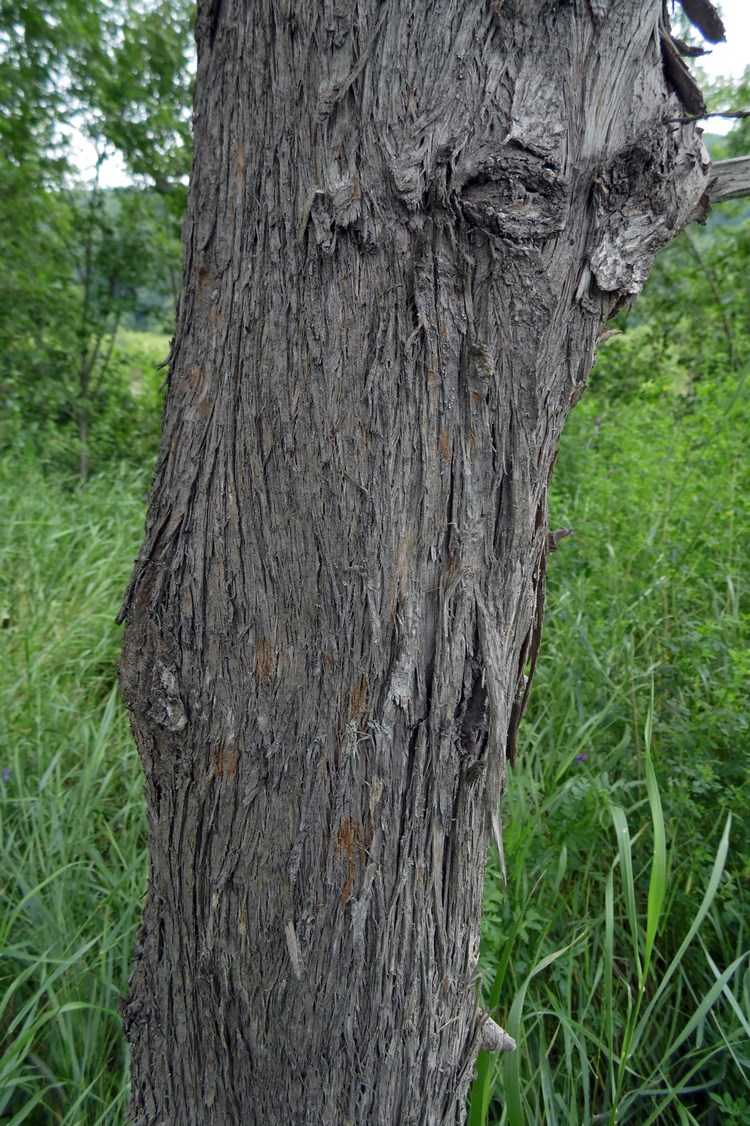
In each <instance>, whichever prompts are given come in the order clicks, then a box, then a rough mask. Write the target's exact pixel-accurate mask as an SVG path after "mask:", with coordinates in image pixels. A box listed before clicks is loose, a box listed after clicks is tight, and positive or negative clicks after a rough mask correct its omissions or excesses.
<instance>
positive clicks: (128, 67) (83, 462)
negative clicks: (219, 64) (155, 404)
mask: <svg viewBox="0 0 750 1126" xmlns="http://www.w3.org/2000/svg"><path fill="white" fill-rule="evenodd" d="M188 11H189V6H188V5H185V4H179V5H164V4H156V5H154V4H142V3H130V4H122V3H105V2H101V3H97V4H94V5H88V4H84V5H81V4H79V3H75V2H71V3H64V4H45V3H35V4H22V5H18V4H15V3H12V2H8V3H3V5H2V7H1V8H0V51H1V55H0V104H2V113H1V114H0V135H1V136H2V142H3V144H2V153H1V155H0V185H1V186H2V188H3V191H2V203H0V222H2V226H3V230H4V232H5V233H4V235H3V240H2V243H1V244H0V266H2V269H1V270H0V273H1V274H2V282H0V287H1V290H0V298H1V300H0V356H1V357H2V358H1V359H0V388H2V396H3V400H4V407H5V410H4V415H5V419H6V424H5V427H4V429H5V432H6V435H7V437H6V440H5V443H4V444H6V443H11V442H17V441H18V439H19V437H21V438H22V440H24V441H28V440H32V441H33V442H35V443H36V444H37V446H39V435H40V433H41V432H50V431H52V432H53V433H54V432H56V433H57V434H58V436H59V439H60V444H61V446H62V447H63V448H64V447H65V446H66V445H67V446H72V447H74V448H75V447H77V461H78V466H79V471H80V473H81V476H83V477H85V476H86V474H87V472H88V464H89V456H90V451H89V447H90V441H91V438H90V423H91V418H92V416H94V417H97V418H98V419H99V423H100V430H101V432H102V433H101V434H100V435H98V437H99V438H101V442H100V449H101V446H103V445H105V444H107V443H110V444H111V442H112V438H113V433H114V429H115V428H114V427H113V419H114V416H115V415H116V413H117V411H118V410H119V409H120V407H121V406H122V402H123V393H124V389H123V387H122V386H118V380H117V379H116V378H114V377H113V370H112V366H111V363H110V361H111V357H112V354H113V347H114V341H115V332H116V329H117V327H118V325H119V324H120V323H121V322H122V319H123V317H124V316H126V315H127V314H128V313H134V312H135V311H136V310H137V309H138V305H139V296H138V294H139V290H140V291H142V290H143V288H144V287H145V286H146V285H147V284H148V285H149V286H150V288H151V289H152V291H153V290H154V289H155V288H156V289H159V288H160V289H161V290H162V295H164V293H166V294H170V291H171V297H172V301H174V298H175V297H176V294H175V293H174V288H175V287H174V284H173V282H172V284H171V285H170V282H169V279H164V280H161V279H160V277H159V275H161V274H163V273H164V271H165V267H166V271H167V273H168V272H169V268H170V267H169V265H168V263H169V261H170V258H171V260H172V262H173V263H175V262H176V257H177V254H178V231H179V223H180V220H181V216H182V211H183V208H184V196H185V189H184V185H183V179H184V176H185V174H186V173H187V169H188V165H189V157H190V144H189V111H188V105H189V98H190V81H191V79H190V74H189V64H190V57H191V56H190V51H189V19H188ZM73 128H76V129H77V130H78V131H79V132H81V133H82V134H83V135H85V136H86V137H87V138H88V139H89V140H90V141H91V142H92V144H93V145H94V146H95V149H96V151H97V153H98V163H97V168H96V177H95V180H94V182H93V184H92V185H89V186H87V187H79V186H78V185H77V182H76V177H75V175H74V170H73V166H72V162H71V155H70V145H71V131H72V130H73ZM114 151H117V152H119V153H120V155H121V156H122V158H123V159H124V161H125V163H126V165H127V166H128V167H129V168H130V170H131V171H132V173H133V174H135V175H137V176H138V177H139V180H140V183H139V185H137V186H135V185H134V186H133V187H132V188H131V189H129V190H127V191H120V192H119V193H118V194H117V196H116V197H115V196H109V197H107V198H105V193H104V192H103V191H102V188H101V185H100V178H99V172H100V167H101V164H102V163H103V162H104V160H105V158H106V156H107V153H108V152H109V153H112V152H114ZM154 188H155V189H156V191H155V190H154ZM172 269H173V270H174V266H173V267H172ZM162 299H163V296H162ZM168 319H170V320H171V311H170V313H169V314H168ZM114 374H116V373H114ZM67 430H70V431H71V437H70V439H69V438H68V437H67V434H66V431H67ZM43 444H44V445H45V446H47V447H48V446H49V443H48V442H47V441H46V439H45V441H44V443H43Z"/></svg>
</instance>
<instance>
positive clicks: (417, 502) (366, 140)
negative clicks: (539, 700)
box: [122, 0, 709, 1126]
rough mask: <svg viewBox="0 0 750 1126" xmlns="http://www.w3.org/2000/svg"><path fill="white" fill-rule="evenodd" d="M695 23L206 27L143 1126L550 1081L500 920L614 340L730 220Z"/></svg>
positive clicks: (176, 382)
mask: <svg viewBox="0 0 750 1126" xmlns="http://www.w3.org/2000/svg"><path fill="white" fill-rule="evenodd" d="M661 14H662V4H661V0H597V2H596V3H594V2H593V0H590V2H588V3H583V2H582V0H576V2H575V3H562V2H561V3H550V2H548V0H523V2H522V0H504V2H503V0H492V2H484V0H410V2H409V3H398V2H397V0H384V2H382V3H381V2H380V0H348V2H347V3H343V2H339V0H293V2H292V0H256V2H255V3H249V2H248V0H203V2H201V3H199V11H198V23H197V39H198V73H197V82H196V106H195V163H194V168H193V175H192V181H191V190H190V203H189V210H188V215H187V219H186V224H185V267H184V284H183V291H182V296H181V300H180V307H179V315H178V326H177V332H176V336H175V341H174V345H173V351H172V356H171V364H170V375H169V392H168V397H167V403H166V408H165V413H164V428H163V438H162V444H161V451H160V455H159V460H158V464H157V468H156V475H155V479H154V486H153V494H152V499H151V505H150V509H149V515H148V524H147V529H146V536H145V540H144V544H143V548H142V551H141V554H140V557H139V559H138V562H137V565H136V568H135V573H134V576H133V581H132V584H131V586H130V589H129V591H128V594H127V597H126V600H125V604H124V607H123V614H124V616H125V617H126V619H127V627H126V636H125V650H124V655H123V660H122V684H123V690H124V693H125V697H126V700H127V702H128V705H129V707H130V709H131V712H132V718H133V729H134V732H135V734H136V737H137V740H138V745H139V748H140V753H141V758H142V762H143V768H144V771H145V777H146V792H147V799H148V809H149V824H150V850H151V869H150V880H149V890H148V897H147V901H146V905H145V914H144V921H143V926H142V927H141V930H140V932H139V937H138V943H137V950H136V957H135V967H134V972H133V977H132V982H131V993H130V997H129V999H128V1001H127V1003H126V1006H125V1021H126V1028H127V1033H128V1038H129V1041H130V1044H131V1047H132V1051H133V1092H132V1104H131V1120H132V1121H133V1122H135V1123H138V1124H140V1126H143V1124H147V1123H148V1124H156V1123H159V1124H170V1126H189V1124H195V1126H211V1124H217V1126H218V1124H221V1126H230V1124H237V1123H243V1124H251V1123H257V1124H259V1126H261V1124H262V1126H275V1124H278V1126H280V1124H284V1126H287V1124H289V1123H294V1124H304V1123H310V1124H312V1123H316V1124H318V1123H322V1124H327V1126H333V1124H339V1123H356V1124H358V1126H359V1124H363V1123H367V1124H382V1126H394V1124H396V1123H399V1124H407V1123H430V1124H431V1123H458V1122H460V1121H462V1119H463V1105H464V1098H465V1095H466V1091H467V1087H468V1083H469V1080H470V1077H471V1072H472V1067H473V1063H474V1059H475V1055H476V1052H477V1050H478V1049H479V1047H480V1046H481V1045H482V1044H485V1045H488V1046H493V1045H494V1047H496V1048H500V1049H502V1048H508V1047H510V1046H511V1045H510V1044H509V1043H508V1042H507V1038H506V1039H505V1040H504V1039H503V1035H502V1030H500V1029H497V1030H496V1031H495V1029H493V1028H492V1027H491V1026H488V1024H487V1021H486V1017H485V1015H484V1014H482V1013H480V1012H479V1011H478V1008H477V1002H476V990H475V986H476V966H477V954H478V944H479V919H480V913H481V903H482V880H483V873H484V858H485V853H486V849H487V845H488V842H489V840H490V839H491V837H492V835H493V833H494V834H495V835H496V837H497V838H498V840H499V822H498V803H499V799H500V795H501V791H502V787H503V779H504V770H505V760H506V745H507V739H508V732H509V729H510V730H514V729H515V726H516V725H517V719H518V715H519V701H520V700H522V699H524V698H525V674H526V671H527V669H528V666H529V663H530V662H531V661H532V660H533V659H534V658H535V654H536V647H537V644H538V638H539V631H540V627H541V608H542V604H543V593H544V590H543V584H544V574H545V565H546V557H547V548H548V520H547V490H548V486H549V481H550V477H551V473H552V468H553V465H554V458H555V451H556V448H557V443H558V439H559V436H560V432H561V430H562V426H563V423H564V421H565V418H566V416H567V414H568V412H569V410H570V409H571V407H572V406H573V404H574V403H575V402H576V401H577V400H578V398H579V396H580V394H581V392H582V390H583V388H584V386H585V383H586V379H587V376H588V373H589V370H590V368H591V365H592V360H593V356H594V349H595V344H596V341H597V338H598V337H599V335H600V333H601V331H602V326H603V325H604V323H605V322H606V320H607V319H608V318H609V317H610V316H611V315H612V313H613V312H614V311H615V310H616V309H618V308H619V307H620V306H621V305H622V304H623V303H628V302H631V301H632V300H633V299H634V298H635V296H636V295H637V293H638V292H639V290H640V288H641V286H642V284H643V281H644V280H645V278H646V276H647V274H648V272H649V269H650V266H651V263H652V259H653V256H654V254H655V253H656V251H657V249H658V248H659V247H660V246H661V245H662V244H664V243H665V242H666V241H667V240H669V239H670V238H672V237H673V236H674V234H675V233H676V232H677V231H678V230H679V229H680V228H681V227H682V226H683V225H684V224H685V223H686V222H687V221H688V219H689V218H691V217H693V216H694V215H696V214H698V213H700V211H701V209H702V208H705V205H706V201H705V196H704V193H705V190H706V185H707V181H708V176H709V164H708V158H707V156H706V153H705V150H704V149H703V146H702V144H701V141H700V137H699V134H698V132H697V131H696V128H695V126H694V124H693V123H686V124H681V123H679V122H674V121H672V122H671V123H670V122H669V119H670V118H674V117H675V116H677V115H679V113H680V112H682V107H681V106H680V105H679V104H678V102H677V100H676V97H675V95H674V94H673V93H672V92H670V88H668V86H667V81H666V78H665V71H664V62H663V58H662V49H661V42H660V31H659V27H660V20H661ZM701 201H702V202H701ZM495 1027H496V1026H495Z"/></svg>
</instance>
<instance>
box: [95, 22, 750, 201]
mask: <svg viewBox="0 0 750 1126" xmlns="http://www.w3.org/2000/svg"><path fill="white" fill-rule="evenodd" d="M717 7H718V8H719V10H720V12H721V14H722V16H723V18H724V27H725V28H726V33H727V41H726V43H716V44H714V45H713V46H712V47H711V53H710V55H703V56H702V57H701V58H700V60H699V63H700V66H701V68H702V69H703V70H704V71H705V73H706V74H707V75H708V77H709V79H710V80H712V81H713V80H715V79H717V78H722V77H731V78H739V77H740V76H741V75H742V73H743V71H744V70H745V68H746V67H748V66H750V0H721V2H720V3H718V4H717ZM748 108H750V107H748ZM731 124H732V123H731V122H730V121H726V120H724V121H722V119H721V118H716V117H714V118H711V119H710V120H709V121H708V122H707V124H706V127H707V129H708V130H710V131H711V132H712V133H726V132H728V131H729V129H730V128H731ZM76 150H77V162H76V163H77V164H78V167H79V169H80V171H81V173H82V175H83V178H84V179H91V178H92V177H93V174H94V168H95V164H96V156H95V153H94V148H93V146H92V145H90V144H89V143H88V142H87V141H86V140H85V138H83V137H82V136H81V135H80V134H79V135H78V136H77V138H76ZM100 182H101V184H102V187H105V188H117V187H123V186H125V185H126V184H129V183H130V182H131V181H130V177H129V176H128V174H127V172H126V171H125V169H124V167H123V164H122V161H121V160H120V158H119V156H117V155H114V156H112V157H110V158H109V159H108V160H107V161H106V163H105V164H104V166H103V168H102V170H101V174H100Z"/></svg>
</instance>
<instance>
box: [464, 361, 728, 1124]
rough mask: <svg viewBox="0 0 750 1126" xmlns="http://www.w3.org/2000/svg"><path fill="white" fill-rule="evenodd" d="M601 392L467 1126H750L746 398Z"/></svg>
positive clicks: (550, 612)
mask: <svg viewBox="0 0 750 1126" xmlns="http://www.w3.org/2000/svg"><path fill="white" fill-rule="evenodd" d="M735 391H736V386H732V385H731V384H730V383H729V382H727V383H725V384H724V385H722V384H705V385H703V386H701V387H700V388H699V389H698V392H697V394H696V395H695V396H694V397H693V398H691V399H684V398H681V397H678V396H672V397H670V398H668V399H664V398H661V399H660V400H659V401H655V400H654V399H653V398H650V397H646V398H640V399H638V398H636V399H635V400H634V401H633V402H631V403H630V404H623V403H622V402H621V403H619V404H618V405H617V406H615V405H613V404H612V403H611V400H610V401H609V402H608V401H607V400H606V399H605V398H603V397H598V396H597V395H596V389H595V388H594V393H593V394H592V395H591V396H590V397H589V398H588V400H584V401H583V403H582V404H581V406H580V407H579V408H577V411H576V412H575V415H574V417H573V418H572V419H571V422H570V425H569V429H568V432H567V433H566V435H565V437H564V439H563V443H562V447H561V451H560V457H559V460H558V470H557V479H556V481H555V489H554V498H553V504H554V510H555V511H554V516H553V521H554V523H555V524H561V525H566V526H570V527H572V528H573V529H574V530H575V536H574V537H572V538H571V539H569V540H566V541H565V543H564V544H563V546H562V547H561V549H560V551H559V552H557V553H556V554H555V556H553V557H552V559H551V560H550V584H549V596H548V605H547V624H546V627H545V636H544V642H543V656H542V660H541V661H540V668H539V672H538V674H537V675H538V681H537V684H536V686H535V689H534V692H533V693H532V709H531V715H530V717H529V720H528V722H527V723H526V724H525V727H524V729H522V745H521V747H520V749H519V756H518V757H519V763H518V766H517V768H516V769H515V770H514V771H513V772H512V773H511V775H510V777H509V785H508V795H507V798H506V801H505V807H504V820H505V826H506V829H505V838H506V839H505V853H506V860H507V865H508V887H507V889H504V888H503V887H502V884H501V881H500V877H499V873H498V871H497V868H496V866H494V865H491V866H490V870H489V872H488V880H487V889H486V909H485V918H484V924H483V952H482V962H481V967H482V983H483V989H482V992H483V998H484V1001H485V1003H486V1004H487V1005H488V1006H489V1007H491V1008H493V1009H494V1010H495V1013H496V1016H497V1019H498V1021H499V1023H500V1024H501V1025H503V1027H505V1028H506V1029H507V1030H508V1031H509V1032H510V1034H511V1035H512V1036H514V1037H515V1038H516V1039H517V1041H518V1044H519V1047H518V1051H517V1052H516V1053H514V1054H511V1055H507V1056H503V1057H502V1058H498V1057H493V1056H489V1055H483V1056H481V1057H480V1060H479V1065H478V1077H477V1082H476V1083H475V1085H474V1089H473V1092H472V1101H471V1109H470V1124H471V1126H480V1124H484V1123H485V1122H489V1123H507V1124H508V1126H521V1124H527V1123H528V1124H531V1123H546V1124H549V1126H552V1124H555V1123H560V1124H561V1126H562V1124H564V1123H607V1124H611V1126H614V1124H615V1123H618V1124H621V1123H622V1124H624V1123H634V1124H635V1123H637V1124H639V1126H640V1124H649V1123H663V1124H667V1123H695V1122H700V1123H730V1124H735V1126H739V1124H740V1123H746V1122H750V1093H749V1092H750V1082H749V1081H750V973H749V972H748V951H749V950H750V943H749V942H748V928H747V922H746V919H747V907H748V887H750V884H748V875H750V835H749V828H750V822H748V818H747V812H746V811H747V809H748V806H749V805H750V693H749V687H750V676H749V675H748V673H749V672H750V669H749V667H748V661H749V660H750V658H749V656H748V654H749V653H750V601H749V598H748V595H749V593H750V584H749V582H748V571H747V563H746V561H747V559H748V558H749V557H750V519H749V516H750V464H748V461H747V457H746V436H747V433H748V424H749V423H750V409H749V406H748V398H747V393H746V391H745V389H744V387H742V386H740V393H739V395H737V394H736V393H735Z"/></svg>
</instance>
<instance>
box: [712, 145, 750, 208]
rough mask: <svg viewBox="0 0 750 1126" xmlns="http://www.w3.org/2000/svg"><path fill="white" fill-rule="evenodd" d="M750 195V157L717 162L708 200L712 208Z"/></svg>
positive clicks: (713, 169)
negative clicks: (729, 200)
mask: <svg viewBox="0 0 750 1126" xmlns="http://www.w3.org/2000/svg"><path fill="white" fill-rule="evenodd" d="M747 195H750V156H735V157H732V158H731V160H717V161H716V163H715V164H714V165H713V167H712V169H711V179H710V180H709V182H708V198H709V199H710V200H711V206H714V205H715V204H717V203H724V202H725V201H726V200H728V199H740V198H741V197H742V196H747Z"/></svg>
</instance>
